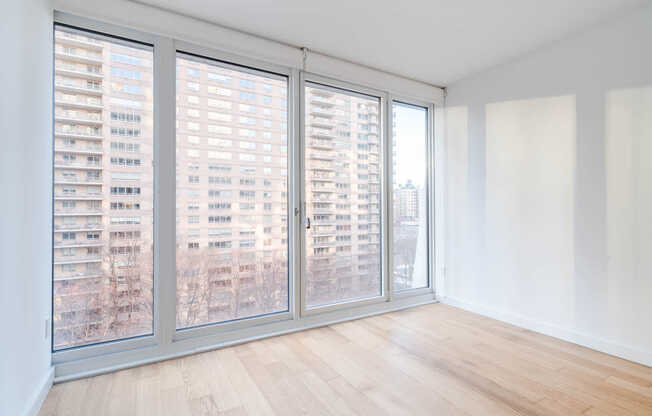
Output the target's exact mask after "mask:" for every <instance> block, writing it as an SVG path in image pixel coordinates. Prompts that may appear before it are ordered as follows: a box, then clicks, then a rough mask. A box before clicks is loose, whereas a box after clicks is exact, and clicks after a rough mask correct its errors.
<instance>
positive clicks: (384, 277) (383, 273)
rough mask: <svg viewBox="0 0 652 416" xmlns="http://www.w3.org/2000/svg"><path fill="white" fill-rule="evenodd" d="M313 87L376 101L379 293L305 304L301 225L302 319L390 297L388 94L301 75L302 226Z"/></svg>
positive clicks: (304, 240)
mask: <svg viewBox="0 0 652 416" xmlns="http://www.w3.org/2000/svg"><path fill="white" fill-rule="evenodd" d="M311 84H312V85H315V86H316V87H318V88H323V89H326V90H330V91H333V92H334V93H340V94H342V93H344V94H348V95H352V96H359V97H364V98H376V99H378V117H379V122H378V128H379V130H380V131H379V134H380V138H381V140H380V157H379V161H380V172H379V174H380V194H381V200H380V218H381V221H380V232H381V238H380V241H381V248H380V253H379V255H380V265H381V267H380V293H379V294H378V295H377V296H371V297H367V298H360V299H344V300H342V301H341V302H337V303H331V304H325V305H315V306H312V307H308V305H307V299H306V287H307V282H306V280H307V275H306V263H307V261H306V259H307V256H308V253H307V251H306V239H307V236H306V228H305V227H304V226H302V227H301V228H300V230H299V234H300V236H299V238H300V241H301V269H300V270H301V279H300V288H301V294H300V297H301V299H300V305H301V316H310V315H317V314H320V313H323V312H329V311H334V310H341V309H346V308H351V307H355V306H360V305H370V304H376V303H381V302H388V301H389V296H388V293H389V291H388V288H389V286H390V285H389V275H388V273H387V270H388V269H387V266H388V264H387V258H388V255H387V254H388V252H387V239H386V237H387V232H386V230H387V228H388V223H387V218H388V217H387V215H386V214H387V210H386V203H387V201H386V197H387V192H386V183H385V182H386V180H385V173H386V171H385V170H386V166H385V157H384V156H385V153H386V149H387V137H388V135H387V134H386V131H387V129H386V125H385V124H386V118H387V117H386V114H387V113H386V106H387V102H388V93H387V92H384V91H380V90H377V89H373V88H369V87H364V86H361V85H358V84H353V83H350V82H346V81H341V80H338V79H333V78H330V77H325V76H321V75H318V74H314V73H309V72H303V71H302V73H301V80H300V89H301V97H300V98H301V103H300V106H299V120H300V126H299V135H300V137H301V143H300V150H299V153H300V157H301V165H300V166H301V168H300V169H299V175H298V176H299V177H300V178H301V179H300V181H301V184H302V186H301V190H300V192H301V201H302V203H301V224H302V225H303V224H305V222H306V193H305V191H306V186H305V184H306V182H305V181H306V169H305V150H306V120H305V118H306V108H307V107H306V106H307V103H306V99H305V98H306V95H305V89H306V87H307V86H310V85H311Z"/></svg>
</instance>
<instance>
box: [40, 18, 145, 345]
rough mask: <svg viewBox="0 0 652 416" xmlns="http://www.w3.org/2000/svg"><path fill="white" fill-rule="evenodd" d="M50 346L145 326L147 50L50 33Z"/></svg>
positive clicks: (129, 333)
mask: <svg viewBox="0 0 652 416" xmlns="http://www.w3.org/2000/svg"><path fill="white" fill-rule="evenodd" d="M54 50H55V61H54V68H55V75H54V220H53V223H54V227H53V232H54V236H53V241H54V253H53V254H54V258H53V260H54V264H53V268H52V269H53V279H54V281H53V288H52V289H53V296H54V297H53V317H52V321H53V337H52V344H53V348H54V349H55V350H60V349H64V348H69V347H75V346H81V345H89V344H94V343H99V342H104V341H111V340H116V339H121V338H128V337H134V336H138V335H146V334H151V333H152V275H153V268H152V264H153V256H152V248H153V242H152V240H153V239H152V235H153V234H152V230H153V227H152V220H153V216H152V212H153V211H152V209H153V179H152V178H153V171H152V155H153V147H152V143H153V132H152V120H153V117H152V114H153V104H152V79H153V73H152V59H153V55H152V50H151V48H148V47H142V46H140V45H136V44H132V43H128V42H125V41H117V40H116V41H115V42H114V41H109V40H106V38H101V39H100V38H98V37H96V36H94V35H91V34H86V33H84V34H80V33H79V32H74V33H73V32H69V31H67V30H66V29H62V28H57V29H56V31H55V45H54Z"/></svg>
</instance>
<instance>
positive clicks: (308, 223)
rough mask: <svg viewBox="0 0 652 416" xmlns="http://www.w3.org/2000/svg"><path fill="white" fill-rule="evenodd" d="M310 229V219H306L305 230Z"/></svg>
mask: <svg viewBox="0 0 652 416" xmlns="http://www.w3.org/2000/svg"><path fill="white" fill-rule="evenodd" d="M309 229H310V217H306V230H309Z"/></svg>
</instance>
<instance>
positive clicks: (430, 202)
mask: <svg viewBox="0 0 652 416" xmlns="http://www.w3.org/2000/svg"><path fill="white" fill-rule="evenodd" d="M394 103H398V104H399V105H400V104H403V105H407V106H414V107H419V108H422V109H425V110H426V112H427V114H426V143H425V144H426V155H425V158H426V165H425V166H426V186H425V188H426V212H427V217H426V228H427V235H426V239H427V242H428V245H427V256H428V259H427V261H428V266H427V268H426V269H427V273H428V275H427V276H426V279H427V280H426V282H427V285H426V286H425V287H418V288H409V289H403V290H399V291H397V290H395V289H394V284H393V283H394V282H393V270H394V267H393V263H394V256H393V253H394V250H393V245H394V238H393V237H394V236H393V233H394V230H393V228H392V227H390V229H389V236H388V238H389V240H388V244H389V250H390V251H389V252H390V258H389V270H390V271H391V273H392V285H391V288H390V293H391V295H390V296H391V298H392V299H393V298H397V297H405V296H414V295H419V294H424V293H433V294H434V291H435V277H434V276H435V271H436V269H435V267H433V266H434V264H435V256H436V253H435V225H436V224H435V223H436V221H435V200H436V193H435V158H434V148H435V140H434V115H435V104H433V103H429V102H427V101H424V100H420V99H415V98H412V97H409V96H404V95H398V94H390V97H389V104H388V111H389V113H388V114H391V115H392V116H391V117H390V116H389V115H388V117H387V118H388V122H387V124H388V127H387V129H388V132H389V136H390V138H389V144H390V145H391V143H392V142H393V141H394V133H395V132H394V126H393V124H392V122H391V121H390V120H391V119H392V118H393V112H394V109H393V105H394ZM387 158H388V162H387V163H389V166H392V163H393V158H394V155H393V153H392V152H388V155H387ZM387 174H388V181H387V182H388V187H387V192H388V195H389V201H390V202H389V206H388V212H389V217H390V218H391V219H392V220H393V218H394V204H393V203H392V201H393V200H394V199H393V198H394V188H393V186H392V184H393V181H392V179H393V171H392V170H391V169H388V172H387ZM392 223H393V221H392Z"/></svg>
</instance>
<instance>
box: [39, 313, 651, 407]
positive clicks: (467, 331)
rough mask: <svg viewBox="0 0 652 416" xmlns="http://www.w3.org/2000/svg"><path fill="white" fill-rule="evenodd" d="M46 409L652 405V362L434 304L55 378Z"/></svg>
mask: <svg viewBox="0 0 652 416" xmlns="http://www.w3.org/2000/svg"><path fill="white" fill-rule="evenodd" d="M39 415H41V416H77V415H84V416H86V415H92V416H114V415H135V416H154V415H157V416H158V415H164V416H165V415H174V416H207V415H218V416H227V415H228V416H245V415H249V416H258V415H270V416H272V415H279V416H286V415H289V416H292V415H323V416H332V415H337V416H339V415H344V416H355V415H360V416H366V415H380V416H383V415H392V416H393V415H459V416H476V415H477V416H486V415H497V416H518V415H539V416H544V415H545V416H548V415H551V416H557V415H558V416H567V415H579V416H650V415H652V368H649V367H645V366H642V365H639V364H636V363H632V362H629V361H626V360H623V359H620V358H617V357H612V356H609V355H606V354H603V353H600V352H597V351H593V350H590V349H588V348H584V347H581V346H578V345H575V344H571V343H568V342H564V341H561V340H558V339H555V338H551V337H548V336H545V335H542V334H538V333H535V332H532V331H529V330H525V329H522V328H518V327H515V326H512V325H509V324H506V323H504V322H499V321H496V320H493V319H490V318H487V317H484V316H480V315H476V314H473V313H471V312H468V311H463V310H460V309H457V308H453V307H450V306H446V305H441V304H434V305H426V306H422V307H418V308H412V309H408V310H403V311H398V312H392V313H388V314H384V315H379V316H374V317H370V318H364V319H360V320H356V321H352V322H345V323H341V324H336V325H331V326H327V327H323V328H316V329H311V330H307V331H303V332H298V333H293V334H288V335H283V336H278V337H273V338H269V339H265V340H258V341H253V342H251V343H247V344H243V345H238V346H234V347H229V348H225V349H221V350H216V351H211V352H206V353H202V354H197V355H192V356H188V357H183V358H179V359H176V360H169V361H164V362H161V363H156V364H151V365H147V366H142V367H138V368H133V369H128V370H123V371H118V372H115V373H112V374H105V375H100V376H96V377H92V378H88V379H83V380H77V381H71V382H67V383H61V384H57V385H55V386H53V388H52V390H51V391H50V392H49V394H48V396H47V398H46V400H45V403H44V404H43V407H42V409H41V411H40V413H39Z"/></svg>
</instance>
